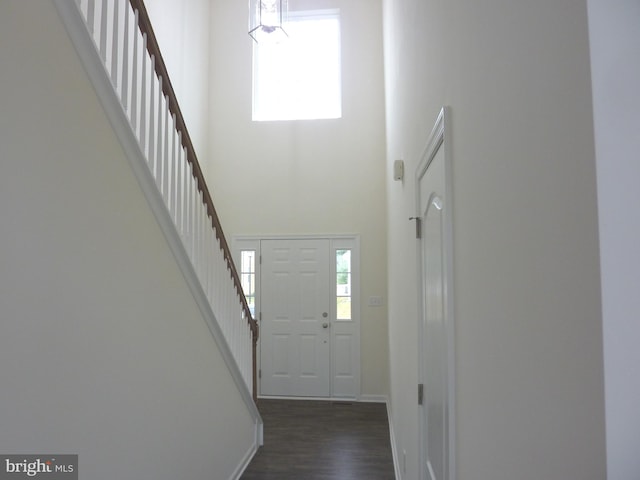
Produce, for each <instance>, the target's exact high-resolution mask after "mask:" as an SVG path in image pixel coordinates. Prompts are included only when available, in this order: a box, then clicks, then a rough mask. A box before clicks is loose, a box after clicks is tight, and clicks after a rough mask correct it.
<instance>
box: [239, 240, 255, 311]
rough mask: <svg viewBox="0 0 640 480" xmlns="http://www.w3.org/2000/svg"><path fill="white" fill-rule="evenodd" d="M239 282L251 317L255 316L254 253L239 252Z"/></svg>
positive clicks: (251, 251)
mask: <svg viewBox="0 0 640 480" xmlns="http://www.w3.org/2000/svg"><path fill="white" fill-rule="evenodd" d="M240 254H241V256H240V281H241V282H242V290H243V292H244V296H245V297H246V298H247V304H248V305H249V310H250V311H251V316H252V317H253V318H255V316H256V251H255V250H242V251H241V252H240Z"/></svg>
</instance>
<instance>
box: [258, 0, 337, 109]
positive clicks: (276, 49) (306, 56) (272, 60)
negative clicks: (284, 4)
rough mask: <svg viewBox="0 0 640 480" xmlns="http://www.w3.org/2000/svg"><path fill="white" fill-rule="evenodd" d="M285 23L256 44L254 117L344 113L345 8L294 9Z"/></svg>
mask: <svg viewBox="0 0 640 480" xmlns="http://www.w3.org/2000/svg"><path fill="white" fill-rule="evenodd" d="M284 28H285V31H286V32H287V35H288V38H287V39H286V40H284V41H282V42H280V43H261V44H255V45H254V49H253V120H254V121H265V120H306V119H329V118H340V117H341V116H342V89H341V71H340V10H338V9H331V10H317V11H298V12H289V20H288V22H287V23H286V25H285V27H284Z"/></svg>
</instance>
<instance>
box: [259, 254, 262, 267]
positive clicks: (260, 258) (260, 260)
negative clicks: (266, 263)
mask: <svg viewBox="0 0 640 480" xmlns="http://www.w3.org/2000/svg"><path fill="white" fill-rule="evenodd" d="M258 264H260V265H262V255H260V256H259V257H258Z"/></svg>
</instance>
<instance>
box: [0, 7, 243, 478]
mask: <svg viewBox="0 0 640 480" xmlns="http://www.w3.org/2000/svg"><path fill="white" fill-rule="evenodd" d="M0 64H2V65H3V67H2V68H1V69H0V85H2V88H1V89H0V105H2V109H1V110H2V113H1V114H0V218H1V219H2V240H1V241H0V385H2V387H1V388H0V451H1V452H4V453H16V454H20V453H25V454H27V453H31V454H33V453H40V454H46V453H51V454H55V453H76V454H78V455H79V472H80V477H81V478H91V479H95V480H100V479H104V480H107V479H114V478H136V479H154V480H157V479H166V480H175V479H177V478H189V479H203V480H204V479H212V478H215V479H228V478H230V477H231V475H232V472H233V470H234V469H235V468H236V466H237V465H238V464H239V463H240V462H241V460H242V458H243V456H244V455H245V454H246V453H247V452H248V451H249V449H250V448H251V446H252V444H253V442H254V439H255V438H254V433H255V432H254V424H253V421H252V419H251V417H250V415H249V413H248V412H247V410H246V407H245V404H244V402H243V401H242V399H241V397H240V394H239V393H238V391H237V388H236V386H235V383H234V382H233V380H232V378H231V376H230V374H229V372H228V370H227V368H226V366H225V364H224V361H223V360H222V357H221V355H220V353H219V351H218V349H217V347H216V345H215V342H214V341H213V338H212V336H211V334H210V333H209V331H208V328H207V326H206V323H205V321H204V319H203V318H202V316H201V314H200V312H199V310H198V308H197V306H196V304H195V301H194V299H193V297H192V295H191V293H190V292H189V290H188V289H187V287H186V284H185V281H184V279H183V277H182V275H181V273H180V271H179V269H178V267H177V264H176V262H175V260H174V258H173V256H172V253H171V251H170V250H169V248H168V246H167V244H166V241H165V240H164V237H163V235H162V233H161V231H160V229H159V227H158V225H157V223H156V221H155V219H154V217H153V215H152V213H151V210H150V209H149V207H148V205H147V203H146V200H145V198H144V197H143V196H142V193H141V190H140V187H139V186H138V184H137V183H136V180H135V177H134V175H133V173H132V171H131V168H130V166H129V164H128V163H127V160H126V158H125V156H124V153H123V151H122V150H121V148H120V145H119V143H118V141H117V139H116V138H115V135H114V134H113V133H112V129H111V126H110V125H109V123H108V121H107V119H106V117H105V115H104V113H103V111H102V109H101V107H100V105H99V103H98V100H97V97H96V95H95V93H94V91H93V89H92V87H91V85H90V84H89V82H88V79H87V76H86V74H85V72H84V71H83V69H82V66H81V64H80V62H79V59H78V58H77V56H76V53H75V51H74V49H73V47H72V45H71V43H70V41H69V39H68V37H67V33H66V31H65V30H64V27H63V26H62V24H61V22H60V20H59V18H58V16H57V13H56V11H55V9H54V7H53V6H52V5H51V4H50V3H49V2H24V1H21V0H8V1H3V2H0Z"/></svg>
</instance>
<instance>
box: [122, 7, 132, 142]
mask: <svg viewBox="0 0 640 480" xmlns="http://www.w3.org/2000/svg"><path fill="white" fill-rule="evenodd" d="M130 11H131V9H130V8H129V5H128V4H127V5H125V6H124V32H123V34H122V79H121V81H120V85H121V89H120V101H121V102H122V106H123V107H124V111H125V112H129V111H130V110H129V80H130V78H129V61H130V59H131V54H132V53H133V52H132V51H131V49H130V48H129V40H130V39H129V17H130V14H129V12H130ZM129 122H131V118H129ZM134 130H135V128H134Z"/></svg>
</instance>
